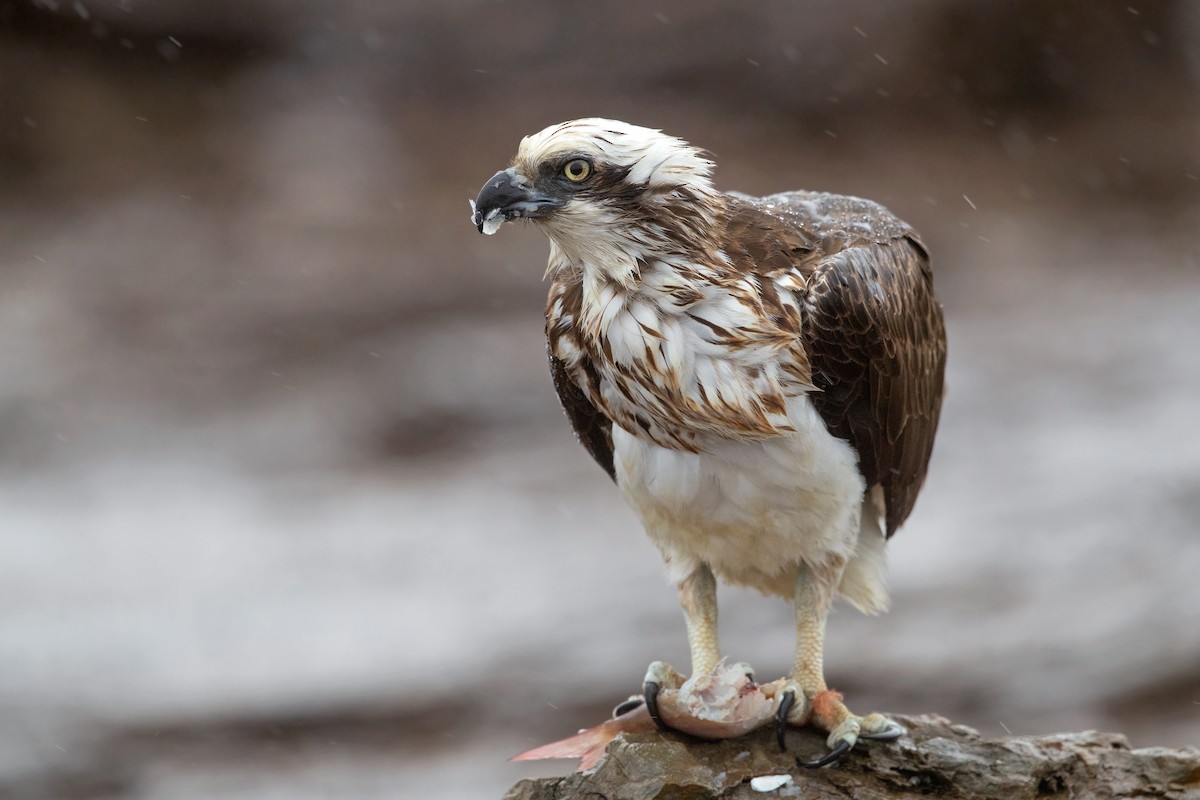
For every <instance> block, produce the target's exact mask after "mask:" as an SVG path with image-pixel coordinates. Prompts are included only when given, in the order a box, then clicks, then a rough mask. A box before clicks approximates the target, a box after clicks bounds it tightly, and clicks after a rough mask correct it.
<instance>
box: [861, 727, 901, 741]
mask: <svg viewBox="0 0 1200 800" xmlns="http://www.w3.org/2000/svg"><path fill="white" fill-rule="evenodd" d="M904 733H905V731H904V728H902V727H900V726H899V725H892V726H891V727H888V728H884V729H883V730H881V731H877V732H876V733H860V734H859V735H858V738H859V739H869V740H871V741H873V742H894V741H896V740H897V739H899V738H900V737H901V736H903V735H904Z"/></svg>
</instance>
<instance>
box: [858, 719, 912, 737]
mask: <svg viewBox="0 0 1200 800" xmlns="http://www.w3.org/2000/svg"><path fill="white" fill-rule="evenodd" d="M906 733H908V731H907V730H905V728H904V726H903V725H900V724H899V723H896V722H892V721H891V720H890V719H888V718H887V717H885V716H884V715H883V714H868V715H867V716H865V717H863V718H862V730H861V731H860V732H859V734H858V738H859V739H869V740H871V741H874V742H891V741H894V740H896V739H899V738H900V737H901V736H903V735H904V734H906Z"/></svg>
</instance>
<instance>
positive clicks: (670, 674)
mask: <svg viewBox="0 0 1200 800" xmlns="http://www.w3.org/2000/svg"><path fill="white" fill-rule="evenodd" d="M683 683H684V678H683V675H682V674H681V673H680V672H679V671H678V670H677V669H675V668H674V667H672V666H671V665H670V664H668V663H666V662H664V661H655V662H653V663H651V664H650V666H648V667H646V677H645V678H643V679H642V700H643V702H645V704H646V710H647V711H649V712H650V719H652V720H654V724H655V725H656V726H657V727H658V729H659V730H660V731H669V730H671V726H670V725H668V724H667V723H665V722H663V718H662V715H661V714H660V713H659V710H658V693H659V692H661V691H662V690H663V689H676V690H677V689H679V687H680V686H683ZM632 700H633V698H630V699H629V700H628V701H626V702H627V703H628V702H630V701H632ZM622 705H624V704H622ZM618 708H620V706H618Z"/></svg>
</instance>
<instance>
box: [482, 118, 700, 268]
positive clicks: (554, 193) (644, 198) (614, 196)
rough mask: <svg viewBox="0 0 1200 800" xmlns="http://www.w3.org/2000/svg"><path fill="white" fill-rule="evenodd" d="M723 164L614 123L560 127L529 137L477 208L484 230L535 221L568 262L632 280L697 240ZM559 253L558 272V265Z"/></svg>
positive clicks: (655, 135)
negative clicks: (639, 270) (639, 269)
mask: <svg viewBox="0 0 1200 800" xmlns="http://www.w3.org/2000/svg"><path fill="white" fill-rule="evenodd" d="M712 168H713V163H712V162H711V161H709V160H708V159H707V158H705V157H704V155H703V154H702V153H701V151H700V150H698V149H697V148H695V147H692V146H691V145H689V144H688V143H687V142H685V141H683V140H682V139H677V138H675V137H673V136H667V135H666V134H664V133H662V132H661V131H657V130H653V129H651V128H642V127H639V126H637V125H630V124H628V123H625V122H618V121H615V120H607V119H578V120H573V121H571V122H563V123H561V124H559V125H552V126H551V127H549V128H546V129H545V130H543V131H541V132H539V133H535V134H533V135H532V136H526V137H525V138H524V139H522V140H521V146H520V148H519V149H518V151H517V157H516V158H515V159H514V161H513V166H512V167H510V168H508V169H507V170H502V171H501V172H498V173H497V174H496V175H495V176H493V177H492V179H491V180H489V181H488V182H487V183H486V184H485V185H484V188H483V190H482V191H480V193H479V198H478V199H477V201H476V203H475V217H474V221H475V224H476V225H477V226H478V227H479V229H480V230H485V226H486V227H487V228H492V229H493V230H494V227H498V219H499V217H500V216H503V218H504V219H510V220H511V219H517V218H527V219H531V220H533V221H534V222H535V223H537V224H538V225H539V226H540V227H542V228H543V230H545V232H546V234H547V235H548V236H549V237H550V240H551V242H552V243H553V245H554V250H557V251H558V254H559V255H561V258H560V261H562V262H563V264H562V265H566V264H570V265H572V266H574V267H576V268H593V269H601V270H603V271H604V272H606V273H609V274H610V275H611V276H612V277H614V278H617V279H618V280H622V282H624V279H625V278H628V277H629V272H630V269H633V270H634V271H636V264H635V263H634V262H636V261H637V260H638V259H642V258H646V257H648V256H651V255H654V254H655V253H662V252H663V251H665V250H669V249H671V248H673V247H674V248H679V247H680V242H683V241H686V240H687V239H688V238H689V237H692V238H694V237H696V236H697V235H698V234H700V233H701V232H702V231H703V229H704V227H705V226H707V225H708V224H709V223H710V222H711V219H712V206H713V204H714V200H715V199H716V198H717V197H718V196H719V195H718V194H717V192H716V191H715V190H714V189H713V187H712V182H711V181H710V180H709V175H710V173H711V172H712ZM554 256H555V252H553V251H552V253H551V267H552V268H554V267H555V263H554V261H555V259H554Z"/></svg>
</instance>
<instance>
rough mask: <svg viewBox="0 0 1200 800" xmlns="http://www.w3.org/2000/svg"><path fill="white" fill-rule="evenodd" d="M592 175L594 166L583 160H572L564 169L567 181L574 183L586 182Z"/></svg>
mask: <svg viewBox="0 0 1200 800" xmlns="http://www.w3.org/2000/svg"><path fill="white" fill-rule="evenodd" d="M591 174H592V165H591V164H589V163H588V162H587V161H585V160H584V159H582V158H576V159H572V160H571V161H568V162H567V163H566V165H565V166H564V167H563V175H566V176H567V180H569V181H571V182H572V183H579V182H580V181H586V180H587V179H588V176H589V175H591Z"/></svg>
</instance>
